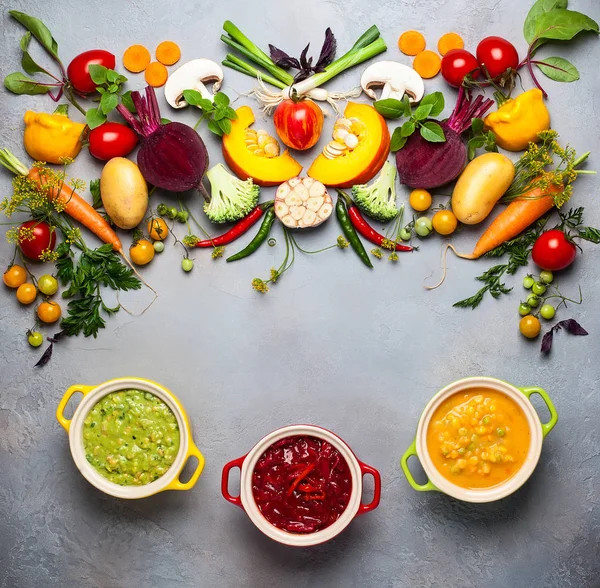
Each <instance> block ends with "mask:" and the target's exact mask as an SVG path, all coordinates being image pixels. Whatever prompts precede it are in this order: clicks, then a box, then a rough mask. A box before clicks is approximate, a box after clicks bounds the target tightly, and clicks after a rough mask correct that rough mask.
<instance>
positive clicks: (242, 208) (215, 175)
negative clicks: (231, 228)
mask: <svg viewBox="0 0 600 588" xmlns="http://www.w3.org/2000/svg"><path fill="white" fill-rule="evenodd" d="M206 177H207V178H208V180H209V181H210V187H211V191H210V192H211V194H210V200H209V201H208V202H205V203H204V212H205V213H206V216H207V217H208V218H209V219H210V220H211V221H212V222H213V223H230V222H233V221H236V220H239V219H241V218H244V217H245V216H246V215H247V214H248V213H249V212H250V211H251V210H252V209H253V208H254V207H255V206H256V205H257V204H258V196H259V194H260V188H259V187H258V186H257V185H256V184H254V182H253V181H252V179H251V178H249V179H247V180H245V181H244V180H240V179H238V178H236V177H235V176H233V175H231V174H230V173H229V172H228V171H227V169H225V166H224V165H223V164H222V163H219V164H218V165H215V166H214V167H213V168H212V169H209V170H208V172H207V173H206Z"/></svg>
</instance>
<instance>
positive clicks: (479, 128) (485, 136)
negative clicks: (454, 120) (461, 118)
mask: <svg viewBox="0 0 600 588" xmlns="http://www.w3.org/2000/svg"><path fill="white" fill-rule="evenodd" d="M481 148H483V149H485V150H486V151H487V152H488V153H490V152H494V153H497V152H498V146H497V145H496V135H494V132H493V131H485V130H484V128H483V120H482V119H481V118H474V119H473V120H472V121H471V138H470V139H469V140H468V142H467V156H468V158H469V161H471V160H472V159H473V158H474V157H475V154H476V151H477V149H481Z"/></svg>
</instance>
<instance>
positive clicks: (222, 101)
mask: <svg viewBox="0 0 600 588" xmlns="http://www.w3.org/2000/svg"><path fill="white" fill-rule="evenodd" d="M214 101H215V105H216V106H223V107H225V106H229V96H227V94H224V93H223V92H217V93H216V94H215V98H214Z"/></svg>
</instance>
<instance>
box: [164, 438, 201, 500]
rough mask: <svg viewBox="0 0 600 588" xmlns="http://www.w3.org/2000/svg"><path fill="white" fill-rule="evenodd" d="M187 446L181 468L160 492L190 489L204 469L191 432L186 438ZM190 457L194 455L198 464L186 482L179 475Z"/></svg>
mask: <svg viewBox="0 0 600 588" xmlns="http://www.w3.org/2000/svg"><path fill="white" fill-rule="evenodd" d="M188 446H189V448H188V451H187V454H186V456H185V459H184V460H183V464H181V468H180V469H179V471H178V472H177V475H176V476H175V478H174V479H173V481H172V482H171V483H170V484H169V485H168V486H165V487H164V488H163V489H162V490H161V492H163V491H164V490H191V489H192V488H193V487H194V485H195V484H196V482H197V481H198V478H199V477H200V474H201V473H202V470H203V469H204V456H203V455H202V453H200V450H199V449H198V448H197V447H196V444H195V443H194V440H193V439H192V437H191V434H190V437H189V439H188ZM190 457H195V458H196V459H197V460H198V465H197V466H196V469H195V470H194V473H193V474H192V476H191V478H190V479H189V480H188V481H187V482H182V481H181V480H180V479H179V476H180V475H181V472H182V471H183V468H184V467H185V464H186V463H187V462H188V460H189V459H190Z"/></svg>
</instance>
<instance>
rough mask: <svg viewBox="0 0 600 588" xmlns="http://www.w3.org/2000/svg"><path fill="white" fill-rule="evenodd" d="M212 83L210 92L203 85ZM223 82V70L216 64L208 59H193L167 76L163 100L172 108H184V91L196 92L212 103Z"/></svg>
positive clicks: (185, 103) (185, 104)
mask: <svg viewBox="0 0 600 588" xmlns="http://www.w3.org/2000/svg"><path fill="white" fill-rule="evenodd" d="M211 82H214V83H213V87H212V92H210V90H208V88H207V87H206V86H205V85H204V84H206V83H211ZM222 82H223V70H222V69H221V66H220V65H219V64H218V63H215V62H214V61H211V60H210V59H193V60H192V61H188V62H187V63H184V64H183V65H182V66H180V67H178V68H177V69H176V70H175V71H174V72H173V73H171V74H170V75H169V79H168V80H167V83H166V84H165V98H166V99H167V102H168V103H169V104H170V105H171V106H172V107H173V108H184V107H185V106H187V102H186V101H185V98H184V97H183V91H184V90H197V91H198V92H200V94H202V98H207V99H208V100H210V101H211V102H212V100H213V97H214V95H215V94H216V93H217V92H218V91H219V88H220V87H221V83H222Z"/></svg>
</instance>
